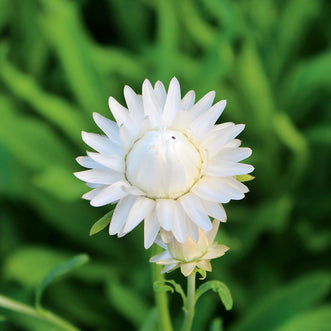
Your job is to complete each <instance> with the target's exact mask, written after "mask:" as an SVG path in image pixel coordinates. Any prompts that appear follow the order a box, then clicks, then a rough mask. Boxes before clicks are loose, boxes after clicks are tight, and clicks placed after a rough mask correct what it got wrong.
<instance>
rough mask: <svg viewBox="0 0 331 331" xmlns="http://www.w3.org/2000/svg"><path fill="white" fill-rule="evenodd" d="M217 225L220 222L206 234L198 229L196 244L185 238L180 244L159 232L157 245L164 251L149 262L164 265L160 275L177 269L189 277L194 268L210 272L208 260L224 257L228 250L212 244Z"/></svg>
mask: <svg viewBox="0 0 331 331" xmlns="http://www.w3.org/2000/svg"><path fill="white" fill-rule="evenodd" d="M219 224H220V222H219V221H218V220H215V221H214V222H213V227H212V229H211V231H208V232H205V231H202V230H201V229H199V239H198V241H197V242H195V241H193V240H192V239H191V238H189V237H187V239H186V241H185V242H184V243H180V242H178V241H177V240H176V239H175V238H174V237H173V236H172V235H170V236H167V234H166V233H164V232H163V231H162V230H161V237H162V240H158V241H157V243H158V244H159V245H160V246H161V247H163V248H165V251H164V252H162V253H161V254H159V255H156V256H153V257H152V258H151V259H150V262H155V263H157V264H163V265H165V267H164V268H163V269H162V271H161V272H162V273H164V272H167V271H170V270H173V269H176V268H179V267H180V270H181V272H182V274H183V275H184V276H189V275H190V274H191V273H192V271H193V270H194V269H195V268H196V267H197V268H200V269H203V270H206V271H211V264H210V260H211V259H215V258H217V257H220V256H222V255H224V254H225V252H226V251H227V250H228V249H229V247H227V246H225V245H219V244H217V242H214V240H215V236H216V233H217V230H218V227H219ZM162 232H163V233H162ZM169 237H170V238H169Z"/></svg>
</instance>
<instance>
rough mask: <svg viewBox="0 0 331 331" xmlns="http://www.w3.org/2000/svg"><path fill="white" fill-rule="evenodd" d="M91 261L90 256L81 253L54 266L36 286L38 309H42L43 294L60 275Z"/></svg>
mask: <svg viewBox="0 0 331 331" xmlns="http://www.w3.org/2000/svg"><path fill="white" fill-rule="evenodd" d="M88 261H89V257H88V255H86V254H80V255H76V256H74V257H73V258H72V259H70V260H68V261H66V262H65V263H63V264H60V265H59V266H57V267H56V268H54V269H53V270H52V271H51V272H49V273H48V274H47V275H46V277H45V278H44V280H43V281H42V282H41V283H40V284H39V286H38V287H37V288H36V308H37V310H41V311H42V306H41V298H42V295H43V293H44V291H45V289H46V288H47V286H49V285H50V284H51V283H53V282H54V281H56V280H58V279H59V278H60V277H62V276H64V275H66V274H68V273H69V272H71V271H73V270H74V269H76V268H78V267H80V266H82V265H83V264H85V263H87V262H88Z"/></svg>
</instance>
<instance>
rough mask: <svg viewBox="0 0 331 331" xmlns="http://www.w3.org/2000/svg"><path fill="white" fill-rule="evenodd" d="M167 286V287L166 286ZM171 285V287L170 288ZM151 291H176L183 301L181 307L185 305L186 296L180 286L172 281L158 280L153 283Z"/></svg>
mask: <svg viewBox="0 0 331 331" xmlns="http://www.w3.org/2000/svg"><path fill="white" fill-rule="evenodd" d="M168 284H169V285H168ZM170 285H171V286H170ZM153 289H154V291H155V292H168V291H169V292H171V293H174V291H176V292H177V293H178V294H180V296H181V297H182V299H183V307H185V303H186V295H185V293H184V291H183V289H182V287H181V285H180V284H178V283H176V282H175V281H174V280H166V279H165V280H159V281H156V282H154V283H153Z"/></svg>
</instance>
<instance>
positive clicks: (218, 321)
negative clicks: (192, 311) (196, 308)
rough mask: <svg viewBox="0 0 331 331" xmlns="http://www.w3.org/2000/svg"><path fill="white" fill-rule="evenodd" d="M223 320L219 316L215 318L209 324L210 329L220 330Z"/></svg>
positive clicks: (211, 330)
mask: <svg viewBox="0 0 331 331" xmlns="http://www.w3.org/2000/svg"><path fill="white" fill-rule="evenodd" d="M222 330H223V321H222V320H221V319H220V318H215V319H214V320H213V321H212V323H211V326H210V331H222Z"/></svg>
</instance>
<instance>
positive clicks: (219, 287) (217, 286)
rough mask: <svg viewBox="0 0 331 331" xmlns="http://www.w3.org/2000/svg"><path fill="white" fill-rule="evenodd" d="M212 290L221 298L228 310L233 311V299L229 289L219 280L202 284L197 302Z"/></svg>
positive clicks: (197, 292) (196, 297)
mask: <svg viewBox="0 0 331 331" xmlns="http://www.w3.org/2000/svg"><path fill="white" fill-rule="evenodd" d="M209 290H212V291H214V292H216V293H218V295H219V296H220V299H221V301H222V302H223V304H224V307H225V309H226V310H231V309H232V306H233V299H232V296H231V292H230V290H229V288H228V287H227V286H226V285H225V284H224V283H222V282H220V281H218V280H210V281H208V282H206V283H204V284H202V285H201V286H200V287H199V288H198V289H197V291H196V294H195V302H197V301H198V299H199V298H200V296H201V295H203V294H204V293H206V292H208V291H209Z"/></svg>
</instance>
